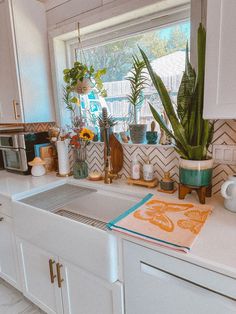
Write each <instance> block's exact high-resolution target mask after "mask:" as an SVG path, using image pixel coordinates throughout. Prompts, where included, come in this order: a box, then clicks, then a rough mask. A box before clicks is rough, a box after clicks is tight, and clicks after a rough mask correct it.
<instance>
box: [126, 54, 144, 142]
mask: <svg viewBox="0 0 236 314" xmlns="http://www.w3.org/2000/svg"><path fill="white" fill-rule="evenodd" d="M144 68H145V63H144V61H142V60H139V58H138V57H137V56H133V67H132V70H131V71H130V75H129V76H128V77H127V78H126V79H127V80H128V81H129V83H130V88H131V91H130V94H129V95H128V100H129V103H130V104H131V105H132V106H133V110H132V113H133V115H132V118H133V119H132V120H133V121H132V123H131V124H129V129H130V138H131V141H132V142H133V143H134V144H142V143H144V141H145V136H146V131H147V125H146V124H139V123H138V120H139V119H138V111H139V110H140V109H141V106H142V104H143V101H144V97H143V89H144V88H145V86H147V83H146V82H147V78H146V76H145V75H144V72H143V70H144Z"/></svg>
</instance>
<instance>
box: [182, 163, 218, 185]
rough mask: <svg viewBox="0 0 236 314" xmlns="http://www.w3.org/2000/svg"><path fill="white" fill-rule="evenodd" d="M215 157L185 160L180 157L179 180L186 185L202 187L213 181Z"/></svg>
mask: <svg viewBox="0 0 236 314" xmlns="http://www.w3.org/2000/svg"><path fill="white" fill-rule="evenodd" d="M212 172H213V159H208V160H185V159H182V158H181V159H180V166H179V181H180V183H182V184H184V185H189V186H195V187H201V186H209V185H211V182H212Z"/></svg>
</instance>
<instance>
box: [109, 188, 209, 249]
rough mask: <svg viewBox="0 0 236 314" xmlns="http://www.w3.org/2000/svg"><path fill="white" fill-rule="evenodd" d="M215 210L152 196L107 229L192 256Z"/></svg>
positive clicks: (110, 223)
mask: <svg viewBox="0 0 236 314" xmlns="http://www.w3.org/2000/svg"><path fill="white" fill-rule="evenodd" d="M212 209H213V207H212V206H209V205H200V204H193V203H186V202H178V201H176V202H173V200H172V199H167V198H165V199H163V198H158V197H156V196H154V195H153V194H148V195H147V196H146V197H145V198H144V199H142V200H141V201H140V202H139V203H138V204H136V205H135V206H133V207H132V208H130V209H129V210H127V211H126V212H124V213H123V214H121V215H120V216H119V217H117V218H116V219H114V220H112V221H110V222H109V223H108V224H107V226H108V228H109V229H113V230H116V231H119V232H122V233H125V234H129V235H132V236H135V237H138V238H141V239H144V240H147V241H149V242H153V243H156V244H158V245H162V246H166V247H169V248H172V249H175V250H181V251H184V252H188V251H189V250H190V249H191V247H192V245H193V243H194V241H195V239H196V238H197V236H198V234H199V233H200V231H201V229H202V227H203V226H204V224H205V222H206V219H207V218H208V216H209V214H210V213H211V212H212Z"/></svg>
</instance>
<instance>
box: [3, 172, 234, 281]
mask: <svg viewBox="0 0 236 314" xmlns="http://www.w3.org/2000/svg"><path fill="white" fill-rule="evenodd" d="M67 180H69V181H71V182H73V183H76V184H79V185H82V186H90V187H91V186H93V187H94V188H102V189H105V190H109V191H114V192H116V191H117V192H120V193H125V194H128V195H135V196H139V197H141V198H142V197H144V196H145V195H146V194H148V193H153V194H156V195H158V196H162V197H165V194H162V193H159V192H157V191H156V189H147V188H142V187H136V186H130V185H127V184H126V183H125V182H124V181H114V183H113V184H111V185H105V184H104V183H103V182H102V181H99V182H91V181H88V180H75V179H70V178H69V179H64V178H58V177H56V176H55V174H50V175H46V176H43V177H38V178H37V177H32V176H22V175H17V174H12V173H8V172H6V171H1V172H0V194H2V195H4V196H7V197H9V198H12V199H18V198H21V197H24V196H26V195H30V194H34V193H36V192H39V191H42V190H45V189H49V188H51V187H53V186H56V185H60V184H63V183H64V182H66V181H67ZM168 197H171V198H173V199H176V194H175V195H168ZM186 200H187V201H188V202H189V201H193V202H197V198H196V195H195V194H193V195H189V196H187V198H186ZM207 204H211V205H213V206H214V210H213V213H212V214H211V215H210V217H209V218H208V220H207V223H206V225H205V226H204V228H203V229H202V231H201V233H200V234H199V236H198V238H197V240H196V242H195V243H194V246H193V248H192V250H191V251H190V252H189V253H181V252H175V251H173V250H170V249H167V248H163V247H160V246H157V245H153V244H151V243H148V242H146V241H142V240H138V239H136V238H134V237H131V236H123V235H122V236H121V234H119V233H118V232H117V233H116V234H117V235H118V237H119V238H124V239H128V240H129V241H132V242H135V243H139V244H141V245H143V246H146V247H149V248H151V249H154V250H157V251H159V252H162V253H165V254H168V255H171V256H174V257H177V258H180V259H182V260H186V261H188V262H191V263H193V264H196V265H199V266H202V267H206V268H208V269H211V270H213V271H216V272H219V273H222V274H224V275H227V276H230V277H234V278H235V279H236V213H232V212H230V211H228V210H226V209H224V207H223V199H222V197H221V196H214V197H212V198H210V199H207ZM112 232H114V231H112Z"/></svg>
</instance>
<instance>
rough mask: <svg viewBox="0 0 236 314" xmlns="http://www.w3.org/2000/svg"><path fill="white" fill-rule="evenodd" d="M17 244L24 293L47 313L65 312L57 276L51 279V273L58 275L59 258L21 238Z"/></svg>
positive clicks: (57, 313) (58, 313) (59, 313)
mask: <svg viewBox="0 0 236 314" xmlns="http://www.w3.org/2000/svg"><path fill="white" fill-rule="evenodd" d="M17 246H18V252H19V262H20V272H21V274H22V282H23V293H24V295H25V296H26V297H27V298H28V299H30V300H31V301H32V302H33V303H35V304H36V305H38V306H39V307H40V308H41V309H43V310H44V311H45V312H47V313H50V314H61V313H63V309H62V298H61V289H60V288H58V284H57V278H56V277H54V278H52V279H53V280H51V275H52V276H56V264H57V263H58V258H57V257H56V256H53V254H50V253H49V252H46V251H44V250H41V249H39V248H37V247H36V246H34V245H31V244H29V243H27V242H25V241H21V240H20V239H18V240H17ZM49 262H51V265H49ZM50 268H51V270H52V274H51V273H50Z"/></svg>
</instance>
